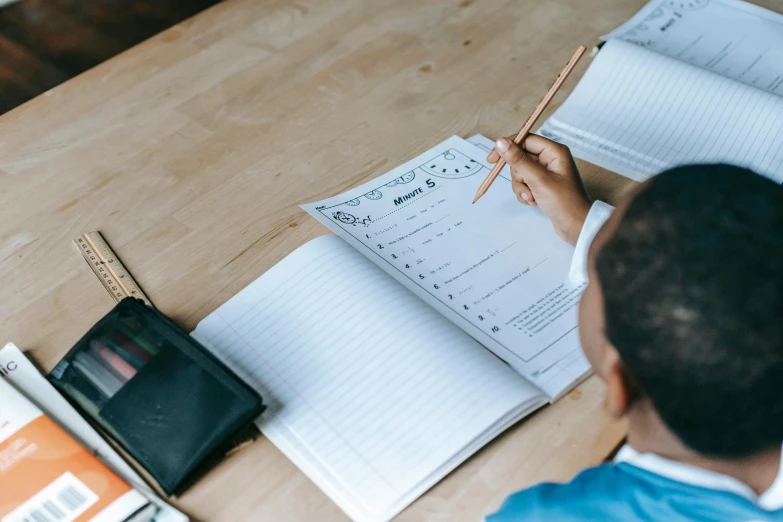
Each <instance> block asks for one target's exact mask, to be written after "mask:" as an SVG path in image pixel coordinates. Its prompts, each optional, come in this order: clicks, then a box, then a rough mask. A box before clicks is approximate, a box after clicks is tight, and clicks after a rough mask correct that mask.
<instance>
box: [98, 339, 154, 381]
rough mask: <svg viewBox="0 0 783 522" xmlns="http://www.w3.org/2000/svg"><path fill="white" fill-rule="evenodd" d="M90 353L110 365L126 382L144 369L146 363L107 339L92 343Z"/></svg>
mask: <svg viewBox="0 0 783 522" xmlns="http://www.w3.org/2000/svg"><path fill="white" fill-rule="evenodd" d="M90 352H91V353H92V354H93V355H95V356H97V357H99V358H100V360H101V361H102V362H104V363H105V364H108V365H109V366H110V367H111V369H112V371H113V372H114V373H115V374H117V375H119V376H120V378H121V379H122V380H124V381H129V380H130V379H133V377H135V376H136V373H138V371H139V370H140V369H141V368H143V367H144V363H143V362H142V361H140V360H138V359H136V358H135V357H132V356H129V354H128V352H126V351H125V350H124V349H122V348H121V347H120V346H118V345H117V344H116V343H113V342H111V341H109V340H107V339H100V340H93V341H90Z"/></svg>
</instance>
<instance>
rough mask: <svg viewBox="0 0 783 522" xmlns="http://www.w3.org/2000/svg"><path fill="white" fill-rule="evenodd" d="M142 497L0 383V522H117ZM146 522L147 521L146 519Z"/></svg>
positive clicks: (134, 510) (141, 504)
mask: <svg viewBox="0 0 783 522" xmlns="http://www.w3.org/2000/svg"><path fill="white" fill-rule="evenodd" d="M148 504H149V501H148V500H147V498H146V497H145V496H144V495H142V494H141V493H139V492H138V491H136V490H135V489H133V488H132V487H131V486H129V485H128V484H127V483H126V482H125V481H124V480H122V479H121V478H119V477H118V476H117V475H115V474H114V473H113V472H112V471H111V470H110V469H109V468H107V467H106V466H105V465H104V464H103V463H101V462H100V461H99V460H98V459H97V458H96V457H94V456H93V455H92V454H91V453H90V452H88V451H87V450H86V449H84V448H83V447H82V446H81V445H80V444H79V443H77V442H76V441H75V440H74V439H73V438H72V437H71V436H70V435H68V433H66V432H65V431H63V430H62V429H61V428H60V427H59V426H58V425H57V424H55V423H54V422H52V420H51V419H49V418H48V417H47V416H46V415H44V414H43V412H42V411H41V410H40V409H39V408H38V407H37V406H36V405H34V404H33V403H32V402H30V401H29V400H28V399H27V398H26V397H25V396H24V395H22V394H21V393H20V392H19V391H18V390H16V389H15V388H14V387H13V386H12V385H11V384H10V383H8V382H7V381H5V380H4V379H0V520H2V522H28V521H35V522H74V521H75V522H87V521H92V522H121V521H124V520H128V519H133V520H138V517H136V518H132V517H133V515H134V514H136V515H139V514H141V513H144V512H145V506H147V505H148ZM147 520H149V518H147Z"/></svg>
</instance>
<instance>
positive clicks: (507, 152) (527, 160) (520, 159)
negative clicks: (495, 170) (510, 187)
mask: <svg viewBox="0 0 783 522" xmlns="http://www.w3.org/2000/svg"><path fill="white" fill-rule="evenodd" d="M495 147H496V148H497V150H498V152H499V153H500V155H501V157H502V158H503V159H504V160H505V161H506V163H508V164H509V165H510V166H511V177H512V179H514V180H515V181H519V182H523V183H528V184H530V183H534V184H539V183H541V182H542V181H543V180H542V179H541V177H542V176H543V175H545V170H544V169H543V168H542V167H541V165H539V164H538V163H537V162H536V161H534V160H533V159H532V158H531V157H530V156H529V155H528V154H526V153H525V152H524V151H523V150H522V149H520V148H519V146H517V144H516V143H514V142H513V141H509V140H507V139H505V138H500V139H499V140H498V141H497V143H496V144H495Z"/></svg>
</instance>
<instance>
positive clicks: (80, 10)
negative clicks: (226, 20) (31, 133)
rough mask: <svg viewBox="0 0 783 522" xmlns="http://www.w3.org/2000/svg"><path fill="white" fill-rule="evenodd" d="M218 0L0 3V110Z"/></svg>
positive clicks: (82, 70)
mask: <svg viewBox="0 0 783 522" xmlns="http://www.w3.org/2000/svg"><path fill="white" fill-rule="evenodd" d="M219 1H220V0H19V1H18V2H16V3H13V4H10V5H7V6H5V7H2V8H0V114H3V113H5V112H8V111H10V110H11V109H13V108H14V107H16V106H18V105H21V104H22V103H24V102H26V101H28V100H30V99H31V98H34V97H35V96H38V95H39V94H41V93H43V92H45V91H47V90H49V89H51V88H52V87H54V86H55V85H58V84H60V83H62V82H64V81H66V80H68V79H69V78H72V77H73V76H76V75H77V74H79V73H81V72H84V71H86V70H87V69H89V68H91V67H94V66H96V65H98V64H99V63H101V62H103V61H104V60H107V59H109V58H111V57H112V56H114V55H116V54H119V53H121V52H122V51H124V50H125V49H128V48H129V47H132V46H134V45H136V44H138V43H139V42H141V41H143V40H146V39H147V38H149V37H151V36H153V35H155V34H157V33H159V32H161V31H162V30H164V29H167V28H168V27H171V26H172V25H175V24H176V23H178V22H180V21H182V20H184V19H186V18H189V17H190V16H193V15H194V14H196V13H198V12H200V11H202V10H204V9H206V8H207V7H209V6H211V5H213V4H216V3H218V2H219Z"/></svg>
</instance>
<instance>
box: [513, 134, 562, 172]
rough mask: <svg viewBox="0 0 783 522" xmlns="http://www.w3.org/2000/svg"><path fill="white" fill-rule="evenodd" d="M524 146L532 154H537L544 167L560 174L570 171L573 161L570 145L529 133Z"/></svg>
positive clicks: (523, 143)
mask: <svg viewBox="0 0 783 522" xmlns="http://www.w3.org/2000/svg"><path fill="white" fill-rule="evenodd" d="M522 146H523V148H524V149H525V150H526V151H528V152H530V153H531V154H537V155H538V163H539V164H541V165H542V166H543V167H544V168H546V169H549V170H551V171H552V172H556V173H558V174H565V173H566V172H568V168H569V167H570V165H571V163H572V161H573V160H572V156H571V151H570V150H568V147H566V146H565V145H563V144H561V143H557V142H556V141H552V140H549V139H547V138H544V137H543V136H539V135H537V134H528V136H527V137H526V138H525V140H524V141H523V142H522Z"/></svg>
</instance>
